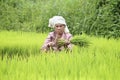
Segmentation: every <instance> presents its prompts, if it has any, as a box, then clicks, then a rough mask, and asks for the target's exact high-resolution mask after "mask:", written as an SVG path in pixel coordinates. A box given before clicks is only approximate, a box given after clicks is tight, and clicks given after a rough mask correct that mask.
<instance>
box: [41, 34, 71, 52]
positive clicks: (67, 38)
mask: <svg viewBox="0 0 120 80" xmlns="http://www.w3.org/2000/svg"><path fill="white" fill-rule="evenodd" d="M71 38H72V35H71V34H70V33H63V34H62V36H61V38H60V39H63V40H65V41H66V42H70V39H71ZM55 39H56V34H55V32H50V33H49V35H48V37H47V38H46V40H45V42H44V45H43V46H42V49H46V50H49V49H50V47H49V43H50V42H53V44H54V45H53V46H52V49H53V50H55V51H61V50H64V49H65V46H61V47H58V46H57V43H56V41H55ZM66 47H67V49H70V50H71V49H72V44H71V43H69V44H67V46H66Z"/></svg>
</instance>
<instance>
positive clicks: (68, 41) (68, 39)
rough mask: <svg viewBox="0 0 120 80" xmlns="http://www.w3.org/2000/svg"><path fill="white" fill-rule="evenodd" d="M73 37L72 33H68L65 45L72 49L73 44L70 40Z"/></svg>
mask: <svg viewBox="0 0 120 80" xmlns="http://www.w3.org/2000/svg"><path fill="white" fill-rule="evenodd" d="M71 38H72V35H71V34H68V35H67V40H66V42H65V46H66V47H67V48H68V49H69V50H72V44H71V42H70V40H71Z"/></svg>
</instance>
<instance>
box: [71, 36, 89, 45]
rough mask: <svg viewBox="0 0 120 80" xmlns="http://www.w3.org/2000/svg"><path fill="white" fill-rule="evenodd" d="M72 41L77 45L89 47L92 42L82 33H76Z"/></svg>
mask: <svg viewBox="0 0 120 80" xmlns="http://www.w3.org/2000/svg"><path fill="white" fill-rule="evenodd" d="M70 42H71V43H72V44H74V45H77V46H79V47H88V46H89V45H90V44H91V42H90V41H89V39H88V38H87V37H85V36H80V35H76V36H74V37H73V38H72V39H71V40H70Z"/></svg>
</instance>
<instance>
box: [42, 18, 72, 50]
mask: <svg viewBox="0 0 120 80" xmlns="http://www.w3.org/2000/svg"><path fill="white" fill-rule="evenodd" d="M48 27H51V28H54V31H53V32H50V33H49V35H48V37H47V38H46V40H45V42H44V45H43V46H42V48H41V50H42V51H45V52H47V51H49V50H51V49H52V50H54V51H61V50H69V51H71V50H72V44H71V43H70V39H71V38H72V35H71V34H70V33H69V30H68V27H67V24H66V22H65V19H64V18H63V17H62V16H53V17H52V18H50V19H49V25H48Z"/></svg>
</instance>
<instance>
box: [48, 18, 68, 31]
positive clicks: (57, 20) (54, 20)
mask: <svg viewBox="0 0 120 80" xmlns="http://www.w3.org/2000/svg"><path fill="white" fill-rule="evenodd" d="M58 23H60V24H64V25H65V33H68V32H69V29H68V27H67V24H66V21H65V19H64V18H63V17H62V16H53V17H52V18H50V19H49V25H48V27H51V28H54V27H55V24H58Z"/></svg>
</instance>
